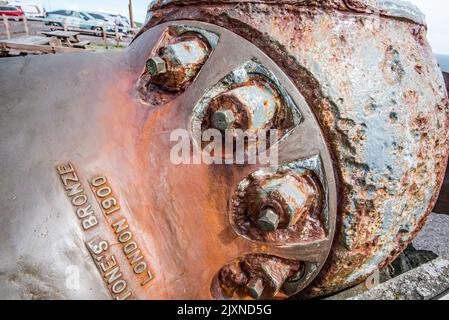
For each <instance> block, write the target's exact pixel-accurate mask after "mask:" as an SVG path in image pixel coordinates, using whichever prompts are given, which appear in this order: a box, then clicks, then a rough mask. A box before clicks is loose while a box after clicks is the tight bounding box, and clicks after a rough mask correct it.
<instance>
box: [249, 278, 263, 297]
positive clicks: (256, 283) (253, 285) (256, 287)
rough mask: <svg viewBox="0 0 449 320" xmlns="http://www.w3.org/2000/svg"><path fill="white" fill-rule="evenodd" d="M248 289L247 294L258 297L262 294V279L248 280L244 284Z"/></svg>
mask: <svg viewBox="0 0 449 320" xmlns="http://www.w3.org/2000/svg"><path fill="white" fill-rule="evenodd" d="M246 288H247V290H248V295H249V296H250V297H251V298H254V299H256V300H257V299H260V298H261V297H262V294H263V290H264V285H263V281H262V279H260V278H259V279H252V280H250V281H249V282H248V285H247V286H246Z"/></svg>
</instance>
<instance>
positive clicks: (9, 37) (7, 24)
mask: <svg viewBox="0 0 449 320" xmlns="http://www.w3.org/2000/svg"><path fill="white" fill-rule="evenodd" d="M3 23H4V24H5V29H6V37H7V38H8V40H9V39H11V33H10V32H9V21H8V17H7V16H3Z"/></svg>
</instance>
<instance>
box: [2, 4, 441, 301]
mask: <svg viewBox="0 0 449 320" xmlns="http://www.w3.org/2000/svg"><path fill="white" fill-rule="evenodd" d="M181 4H182V5H180V2H179V1H163V2H157V3H154V4H153V5H154V6H152V7H151V8H152V9H151V11H150V14H149V20H148V22H147V24H146V26H145V27H144V28H143V29H142V31H141V33H140V34H139V36H138V37H137V38H136V39H135V40H134V42H133V43H132V44H131V46H130V47H129V48H128V49H127V50H125V51H124V52H122V53H116V54H111V55H106V54H79V55H69V56H63V55H61V56H54V57H34V58H24V59H20V60H11V59H5V60H1V61H0V71H1V72H0V74H2V75H5V74H8V75H9V77H8V81H5V79H4V78H1V82H0V92H1V96H2V101H1V103H0V106H1V109H0V110H1V117H0V121H1V126H0V137H1V140H0V147H1V150H2V153H1V170H2V171H1V183H0V191H1V192H0V210H1V216H0V219H1V225H2V231H4V232H2V233H0V241H1V242H2V243H4V244H6V245H5V246H4V247H2V251H1V252H0V260H1V261H2V266H1V270H0V287H1V290H0V295H1V297H2V298H25V299H39V298H56V299H58V298H105V297H107V296H109V297H112V298H114V299H132V298H141V299H145V298H146V299H180V298H185V299H211V298H215V299H230V298H243V299H246V298H248V297H252V298H270V299H271V298H275V299H281V298H286V297H289V296H291V295H294V294H296V293H297V292H299V291H301V294H302V296H303V297H310V296H316V295H321V294H326V293H330V292H334V291H336V290H339V289H342V288H345V287H347V286H350V285H352V284H355V283H358V282H360V281H362V280H363V279H365V278H366V277H367V276H369V275H370V274H371V273H372V272H373V271H374V270H375V269H376V268H378V267H382V266H383V265H385V264H387V263H389V262H390V261H391V260H392V259H394V258H395V257H396V256H397V255H398V254H399V253H400V252H401V250H402V249H403V248H405V246H406V245H407V244H408V243H409V242H410V241H412V240H413V238H414V237H415V235H416V234H417V232H418V231H419V230H420V228H421V227H422V225H423V224H424V223H425V221H426V218H427V216H428V214H429V212H430V211H431V209H432V208H433V207H434V205H435V201H436V198H437V195H438V191H439V187H440V185H441V182H442V180H443V176H444V170H445V167H446V163H447V155H448V148H449V147H448V132H449V130H448V127H449V118H448V112H449V104H448V100H447V94H446V92H445V90H444V83H443V78H442V76H441V73H440V71H439V69H438V67H437V64H436V62H435V59H434V57H433V55H432V52H431V50H430V47H429V46H428V44H427V42H426V40H425V32H426V27H425V25H424V22H423V21H422V15H421V14H420V13H419V11H418V10H416V9H415V8H414V7H411V6H409V5H406V4H404V3H403V2H401V1H375V0H370V1H361V0H351V1H349V0H330V1H319V0H312V1H268V0H260V1H259V0H253V1H226V0H220V1H183V2H182V3H181ZM192 41H193V42H192ZM180 43H184V44H186V46H183V48H179V47H177V48H178V49H181V50H180V51H179V50H171V51H170V50H168V51H167V50H166V49H167V48H169V47H170V46H173V45H174V46H177V45H178V44H180ZM171 48H172V49H173V47H171ZM187 48H189V50H184V49H187ZM242 48H244V50H243V49H242ZM191 49H193V52H190V51H191ZM197 49H198V50H197ZM175 51H176V52H177V53H174V52H175ZM170 52H171V53H170ZM195 52H196V53H199V54H195ZM190 53H193V55H192V56H190ZM179 55H181V56H182V57H186V55H187V56H190V58H191V57H196V58H195V59H187V60H186V59H177V58H176V57H177V56H179ZM151 58H153V59H154V60H152V61H151ZM157 58H159V59H161V60H163V62H162V61H161V60H158V59H157ZM191 62H192V63H191ZM171 63H173V65H171ZM164 67H165V69H164ZM105 70H107V72H105ZM170 70H172V71H173V70H175V71H176V72H173V73H172V76H170V79H168V80H170V81H171V80H175V81H174V82H173V83H171V84H170V87H165V88H164V85H166V84H167V83H168V82H166V81H162V79H163V75H166V74H167V73H168V72H170ZM178 71H179V72H178ZM159 76H161V77H162V78H161V79H159V80H161V81H158V79H157V77H159ZM81 79H82V80H83V81H81ZM24 88H26V89H28V88H32V90H24ZM260 90H262V92H263V93H264V95H265V99H263V101H261V100H260V95H259V94H256V95H254V93H253V91H259V92H260ZM220 97H221V98H223V97H226V99H224V100H223V101H221V102H220V103H214V101H215V102H216V101H217V100H220V99H221V98H220ZM223 102H226V103H225V104H226V110H230V111H232V114H233V116H234V119H232V117H231V116H230V115H229V114H226V115H224V117H223V118H222V119H224V120H223V121H220V119H218V120H217V119H216V117H215V119H214V115H217V114H216V112H221V111H222V109H223V108H222V104H223ZM260 103H262V104H263V105H264V107H265V108H260ZM223 110H225V109H223ZM242 110H243V111H242ZM242 112H243V114H245V113H247V115H246V118H247V119H246V120H249V119H250V118H252V119H253V120H254V119H255V121H253V120H252V121H243V120H245V119H243V117H240V116H241V113H242ZM239 117H240V118H239ZM222 122H223V123H224V125H223V126H222ZM254 123H256V125H254ZM225 125H226V127H228V128H229V127H230V128H231V129H235V127H236V126H238V125H241V126H242V127H245V126H246V128H254V129H255V131H258V130H260V129H261V128H264V129H267V128H268V129H272V128H277V129H280V130H279V131H280V135H279V136H278V137H277V139H275V140H274V141H270V143H271V144H270V147H272V148H274V147H277V148H278V150H279V159H278V162H279V165H277V166H275V167H268V166H267V165H266V164H247V165H244V166H241V165H231V164H228V165H218V164H215V165H210V164H207V163H199V164H196V165H188V164H183V163H181V164H177V163H174V162H173V161H171V160H170V154H171V153H170V151H171V149H172V147H173V143H172V141H171V139H170V133H172V132H173V131H174V130H177V129H185V130H186V131H188V132H189V133H190V134H191V135H192V141H191V144H192V146H193V147H194V148H198V149H199V150H200V151H201V152H203V153H204V152H205V150H206V149H207V148H206V147H207V146H205V145H203V144H202V141H201V139H200V138H201V134H202V133H204V131H207V129H210V128H212V127H214V126H215V127H220V128H219V129H223V128H225ZM258 142H260V141H258ZM189 152H190V150H189ZM230 153H231V156H234V150H233V149H231V150H230ZM227 156H228V154H226V157H225V159H228V158H227ZM247 156H248V158H251V154H248V155H247ZM337 188H338V190H337ZM337 191H338V193H337ZM337 205H338V216H337ZM275 216H277V217H278V220H279V221H277V219H276V217H275ZM261 220H262V221H261ZM262 222H263V223H264V224H261V223H262ZM267 224H268V225H269V226H268V227H267ZM270 225H271V227H270ZM276 225H277V226H276ZM261 226H262V227H261ZM270 228H271V229H270ZM264 229H265V230H264ZM73 271H78V275H79V279H78V280H79V281H78V282H76V281H75V284H74V283H73V281H72V280H73V276H74V275H73ZM67 274H69V275H71V276H70V277H69V278H67ZM75 274H76V272H75ZM312 281H313V282H312ZM76 284H78V286H76Z"/></svg>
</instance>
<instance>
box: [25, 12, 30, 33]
mask: <svg viewBox="0 0 449 320" xmlns="http://www.w3.org/2000/svg"><path fill="white" fill-rule="evenodd" d="M23 26H24V27H25V34H26V35H27V36H29V35H30V29H28V19H27V17H26V16H23Z"/></svg>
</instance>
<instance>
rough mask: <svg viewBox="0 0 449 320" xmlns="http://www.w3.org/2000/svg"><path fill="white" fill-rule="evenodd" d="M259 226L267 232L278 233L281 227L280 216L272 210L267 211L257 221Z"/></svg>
mask: <svg viewBox="0 0 449 320" xmlns="http://www.w3.org/2000/svg"><path fill="white" fill-rule="evenodd" d="M257 226H258V227H259V229H260V230H262V231H265V232H273V231H276V230H277V228H278V226H279V216H278V215H277V213H276V212H274V211H273V210H272V209H270V208H268V209H265V210H263V211H262V213H261V214H260V216H259V218H258V219H257Z"/></svg>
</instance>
